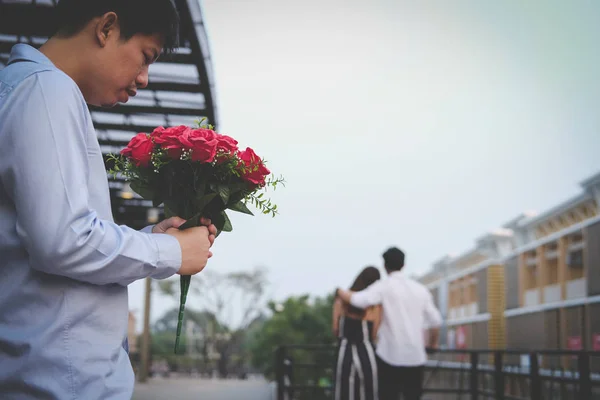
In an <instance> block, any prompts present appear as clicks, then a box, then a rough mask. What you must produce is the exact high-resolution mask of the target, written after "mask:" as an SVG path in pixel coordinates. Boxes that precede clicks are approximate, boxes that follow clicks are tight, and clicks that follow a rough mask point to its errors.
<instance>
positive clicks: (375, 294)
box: [337, 247, 442, 400]
mask: <svg viewBox="0 0 600 400" xmlns="http://www.w3.org/2000/svg"><path fill="white" fill-rule="evenodd" d="M383 260H384V264H385V270H386V271H387V273H388V274H389V278H387V279H384V280H380V281H378V282H375V283H374V284H372V285H371V286H369V287H368V288H366V289H365V290H362V291H360V292H351V291H347V290H343V289H338V290H337V295H338V296H339V297H340V298H341V299H342V301H344V302H346V303H350V304H352V305H353V306H355V307H359V308H367V307H370V306H375V305H379V304H381V305H382V308H383V315H382V320H381V326H380V327H379V331H378V344H377V350H376V353H377V368H378V376H379V379H378V380H379V393H380V400H397V399H398V398H399V395H400V393H402V395H403V399H404V400H418V399H420V398H421V393H422V391H423V375H424V365H425V363H426V362H427V354H426V350H425V348H426V345H425V338H424V335H423V333H424V332H425V331H426V330H428V329H429V335H428V337H429V343H428V345H427V347H430V348H435V347H437V344H438V339H439V326H440V325H441V323H442V316H441V314H440V312H439V311H438V309H437V308H436V306H435V304H434V302H433V297H432V296H431V293H430V292H429V290H428V289H427V288H426V287H425V286H424V285H422V284H421V283H419V282H417V281H415V280H413V279H410V278H409V277H407V276H406V275H405V274H404V273H403V272H401V270H402V268H403V267H404V253H403V252H402V251H401V250H400V249H398V248H395V247H392V248H390V249H388V250H387V251H386V252H385V253H384V254H383Z"/></svg>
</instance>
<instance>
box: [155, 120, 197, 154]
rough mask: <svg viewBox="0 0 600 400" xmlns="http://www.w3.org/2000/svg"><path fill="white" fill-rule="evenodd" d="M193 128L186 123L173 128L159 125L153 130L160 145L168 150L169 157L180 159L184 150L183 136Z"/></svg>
mask: <svg viewBox="0 0 600 400" xmlns="http://www.w3.org/2000/svg"><path fill="white" fill-rule="evenodd" d="M190 130H191V129H190V128H189V127H187V126H185V125H179V126H174V127H172V128H163V127H162V126H159V127H158V128H156V129H155V130H154V131H153V132H152V137H153V138H154V141H155V142H156V143H158V144H160V147H162V148H163V149H165V150H167V153H168V154H169V157H171V158H175V159H178V158H179V157H181V152H182V151H183V147H184V146H183V142H182V138H183V136H185V135H186V133H187V132H188V131H190Z"/></svg>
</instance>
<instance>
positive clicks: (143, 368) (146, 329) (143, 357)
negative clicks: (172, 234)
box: [139, 277, 152, 382]
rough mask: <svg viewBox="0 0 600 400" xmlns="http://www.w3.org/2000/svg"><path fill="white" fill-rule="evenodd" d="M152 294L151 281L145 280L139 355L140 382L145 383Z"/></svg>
mask: <svg viewBox="0 0 600 400" xmlns="http://www.w3.org/2000/svg"><path fill="white" fill-rule="evenodd" d="M151 293H152V279H150V278H149V277H148V278H146V299H145V305H144V333H143V334H142V346H141V354H140V363H141V365H140V377H139V381H140V382H146V380H147V379H148V371H149V369H150V368H149V367H150V295H151Z"/></svg>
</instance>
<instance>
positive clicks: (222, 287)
mask: <svg viewBox="0 0 600 400" xmlns="http://www.w3.org/2000/svg"><path fill="white" fill-rule="evenodd" d="M267 286H268V280H267V271H266V270H265V269H263V268H255V269H254V270H251V271H241V272H232V273H227V274H221V273H218V272H214V271H206V272H203V273H202V274H199V275H196V276H194V277H193V280H192V283H191V285H190V292H189V294H188V304H195V305H199V307H200V309H201V310H202V312H203V313H204V314H203V315H207V316H211V318H210V319H209V321H208V324H204V325H202V324H199V325H198V326H200V327H201V329H203V332H204V337H205V341H206V342H207V345H208V346H209V347H210V348H211V349H214V350H216V352H217V353H218V354H219V357H218V361H217V369H218V371H219V374H220V376H221V377H226V376H227V375H229V373H230V372H231V368H232V367H234V368H236V369H237V370H242V369H244V367H245V363H246V359H247V354H246V353H245V346H244V341H245V335H246V331H247V329H248V327H249V326H250V325H251V324H252V323H253V321H255V320H257V319H260V317H261V315H262V312H263V311H264V309H265V307H266V303H267V301H266V288H267ZM159 287H160V289H161V291H162V292H163V293H164V294H167V295H170V296H172V297H174V298H176V299H178V298H179V292H178V290H176V289H175V288H178V287H179V285H178V282H177V279H168V280H164V281H161V282H160V283H159ZM190 298H193V301H190V300H189V299H190ZM193 317H194V313H193V312H190V309H189V308H188V307H186V310H185V316H184V321H185V320H186V319H188V318H193ZM175 326H176V321H175Z"/></svg>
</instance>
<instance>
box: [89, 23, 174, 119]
mask: <svg viewBox="0 0 600 400" xmlns="http://www.w3.org/2000/svg"><path fill="white" fill-rule="evenodd" d="M117 31H118V30H117ZM161 50H162V38H161V37H160V36H159V35H139V34H138V35H134V36H133V37H131V38H130V39H128V40H122V39H121V38H120V37H119V35H116V34H113V35H110V36H109V38H108V39H107V40H106V44H105V46H104V47H103V48H101V49H99V51H98V52H97V54H96V57H95V59H94V60H93V62H91V63H90V66H89V69H90V74H89V79H86V84H85V92H87V93H85V92H84V96H85V97H86V100H87V102H88V103H90V104H92V105H96V106H102V107H112V106H114V105H116V104H117V103H126V102H127V101H128V100H129V98H130V97H132V96H135V95H136V92H137V90H138V89H143V88H145V87H146V86H147V85H148V67H149V66H150V64H152V63H153V62H155V61H156V59H157V58H158V56H159V54H160V53H161Z"/></svg>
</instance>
